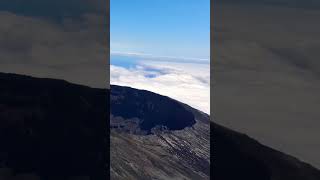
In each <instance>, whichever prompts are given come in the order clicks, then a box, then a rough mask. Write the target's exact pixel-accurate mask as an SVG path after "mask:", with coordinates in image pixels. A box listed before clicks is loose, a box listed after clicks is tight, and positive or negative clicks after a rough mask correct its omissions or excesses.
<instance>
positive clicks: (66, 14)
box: [0, 0, 109, 88]
mask: <svg viewBox="0 0 320 180" xmlns="http://www.w3.org/2000/svg"><path fill="white" fill-rule="evenodd" d="M22 7H23V8H22ZM106 7H107V1H101V0H94V1H90V0H80V1H63V0H58V1H54V2H53V1H46V0H45V1H43V0H33V1H28V2H26V1H23V0H17V1H11V0H10V1H7V0H4V1H1V2H0V19H1V22H2V23H1V25H0V53H1V60H0V71H1V72H11V73H18V74H26V75H32V76H36V77H50V78H57V79H65V80H68V81H71V82H74V83H80V84H85V85H89V86H92V87H104V88H105V87H106V86H107V78H106V76H107V74H108V72H107V71H106V69H108V68H107V61H108V53H107V52H108V50H109V43H108V42H109V34H108V32H109V29H108V26H107V24H108V22H107V16H106V14H107V10H106Z"/></svg>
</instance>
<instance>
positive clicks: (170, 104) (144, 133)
mask: <svg viewBox="0 0 320 180" xmlns="http://www.w3.org/2000/svg"><path fill="white" fill-rule="evenodd" d="M110 111H111V118H110V120H111V139H110V142H111V146H110V148H111V149H110V150H111V156H110V158H111V164H110V166H111V169H110V170H111V179H209V178H210V126H209V122H210V121H209V116H208V115H207V114H204V113H202V112H199V111H196V110H194V109H192V108H191V107H189V106H187V105H184V104H182V103H180V102H177V101H175V100H173V99H170V98H168V97H164V96H160V95H157V94H154V93H151V92H148V91H143V90H136V89H132V88H128V87H119V86H111V107H110Z"/></svg>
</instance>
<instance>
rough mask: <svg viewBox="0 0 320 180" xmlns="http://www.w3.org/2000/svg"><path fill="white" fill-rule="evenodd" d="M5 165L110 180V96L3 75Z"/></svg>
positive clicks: (0, 105)
mask: <svg viewBox="0 0 320 180" xmlns="http://www.w3.org/2000/svg"><path fill="white" fill-rule="evenodd" d="M0 84H1V85H0V143H1V146H0V166H1V168H11V169H12V170H13V172H12V173H14V174H16V173H18V174H21V173H35V174H37V175H38V176H41V177H43V178H44V177H56V178H57V179H63V178H65V177H71V176H84V177H85V176H88V177H92V178H96V179H100V178H102V177H104V176H105V174H104V173H105V162H106V161H107V157H108V156H107V154H106V148H107V144H106V141H107V140H108V138H106V130H107V119H108V116H109V115H108V114H109V112H108V108H107V103H106V102H108V100H109V96H108V92H107V91H106V90H102V89H93V88H88V87H85V86H80V85H74V84H70V83H68V82H65V81H61V80H52V79H40V78H31V77H27V76H21V75H14V74H4V73H0Z"/></svg>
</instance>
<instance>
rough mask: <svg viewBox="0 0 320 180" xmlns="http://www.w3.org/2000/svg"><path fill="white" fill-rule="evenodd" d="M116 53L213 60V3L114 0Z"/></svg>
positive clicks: (112, 16) (112, 17) (112, 27)
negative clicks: (211, 38)
mask: <svg viewBox="0 0 320 180" xmlns="http://www.w3.org/2000/svg"><path fill="white" fill-rule="evenodd" d="M110 3H111V4H110V20H111V24H110V32H111V34H110V35H111V37H110V38H111V51H112V52H115V51H116V52H124V53H126V52H135V53H145V54H152V55H154V56H174V57H188V58H201V59H209V48H210V38H209V37H210V23H209V22H210V4H209V3H210V1H209V0H155V1H152V0H111V2H110Z"/></svg>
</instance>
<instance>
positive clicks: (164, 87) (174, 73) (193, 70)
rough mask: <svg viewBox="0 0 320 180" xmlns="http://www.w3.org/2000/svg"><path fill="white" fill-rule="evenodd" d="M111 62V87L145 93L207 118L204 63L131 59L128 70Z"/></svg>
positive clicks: (207, 78) (207, 70)
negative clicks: (126, 88) (175, 103)
mask: <svg viewBox="0 0 320 180" xmlns="http://www.w3.org/2000/svg"><path fill="white" fill-rule="evenodd" d="M129 58H130V57H129ZM113 59H116V57H114V56H111V66H110V83H111V84H114V85H121V86H130V87H133V88H137V89H144V90H149V91H152V92H155V93H158V94H161V95H165V96H168V97H171V98H173V99H176V100H178V101H181V102H183V103H186V104H188V105H190V106H192V107H194V108H196V109H199V110H201V111H203V112H205V113H208V114H210V65H209V63H208V62H207V63H197V62H196V61H194V62H172V61H166V59H165V58H156V59H157V60H155V59H151V60H150V59H141V57H140V58H137V59H136V60H133V59H132V61H134V63H133V64H131V65H130V66H123V65H115V64H116V63H113V62H114V61H116V60H113ZM160 59H161V60H160ZM129 61H130V59H129Z"/></svg>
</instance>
